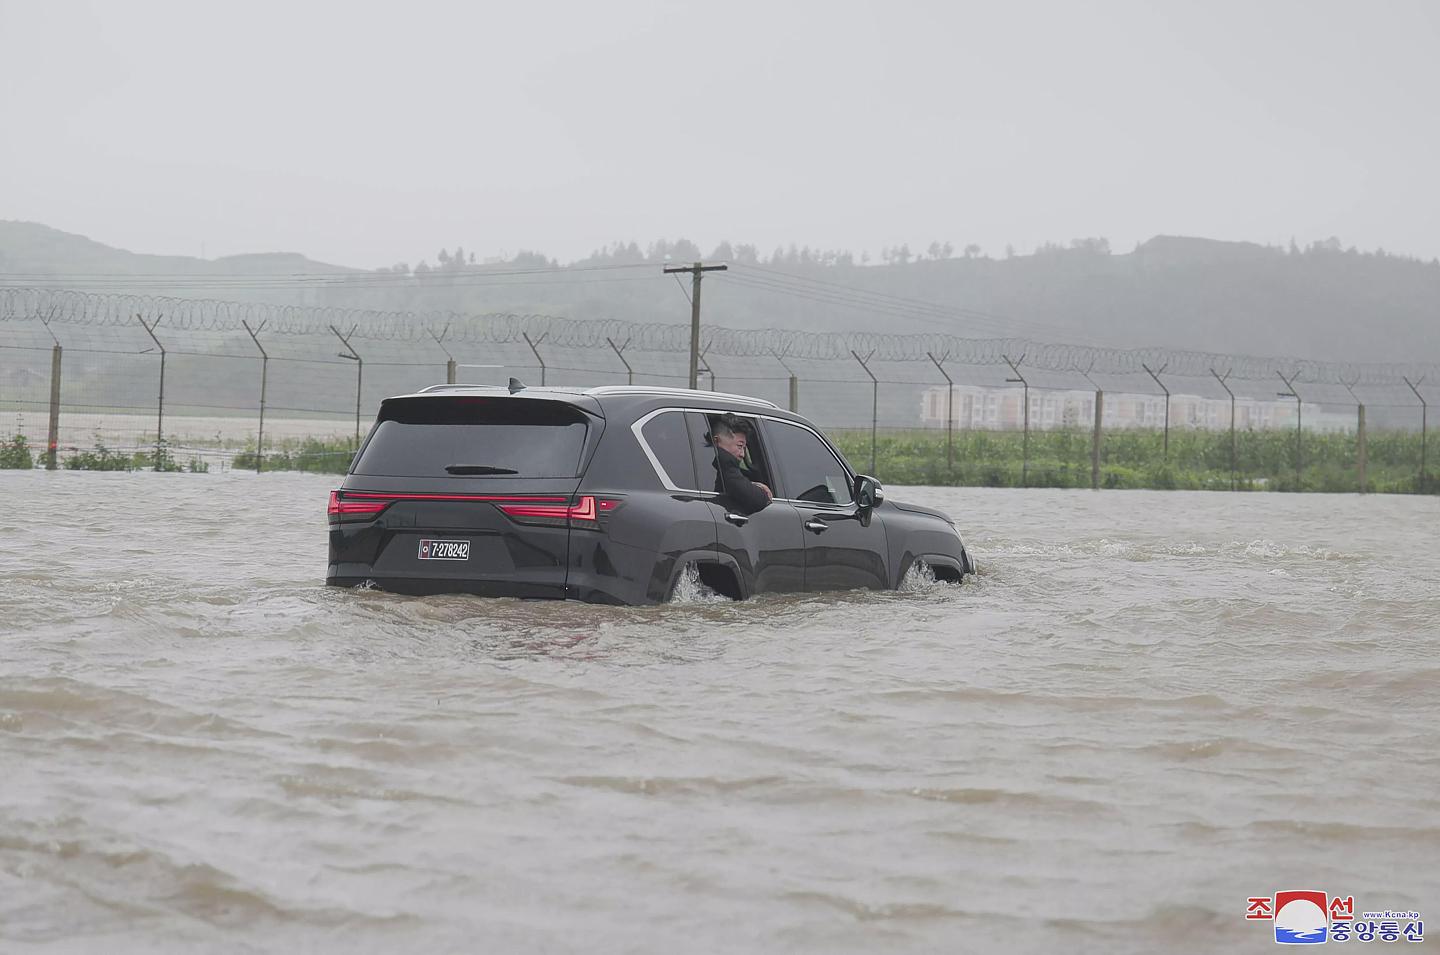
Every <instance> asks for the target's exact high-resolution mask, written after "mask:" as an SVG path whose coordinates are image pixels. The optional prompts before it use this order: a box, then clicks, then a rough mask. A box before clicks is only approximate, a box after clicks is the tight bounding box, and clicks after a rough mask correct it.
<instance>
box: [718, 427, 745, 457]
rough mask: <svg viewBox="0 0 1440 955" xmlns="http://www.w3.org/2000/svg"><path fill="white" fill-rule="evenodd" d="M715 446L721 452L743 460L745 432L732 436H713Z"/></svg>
mask: <svg viewBox="0 0 1440 955" xmlns="http://www.w3.org/2000/svg"><path fill="white" fill-rule="evenodd" d="M715 446H716V447H717V448H720V449H721V450H722V451H726V452H729V453H730V454H733V455H735V457H737V458H739V459H740V460H742V461H743V460H744V459H745V432H744V431H736V432H734V433H733V434H717V435H715Z"/></svg>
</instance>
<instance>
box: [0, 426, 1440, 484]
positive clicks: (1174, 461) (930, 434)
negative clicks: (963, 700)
mask: <svg viewBox="0 0 1440 955" xmlns="http://www.w3.org/2000/svg"><path fill="white" fill-rule="evenodd" d="M830 437H831V440H833V441H834V442H835V444H836V446H837V447H839V448H840V449H841V450H842V451H843V452H844V453H845V456H846V457H847V458H849V459H850V463H851V464H852V465H853V466H854V467H856V468H858V469H859V470H861V471H865V472H868V471H870V470H871V467H870V432H869V431H868V430H867V431H836V432H833V433H832V434H831V435H830ZM954 441H955V444H954V458H955V460H954V465H953V466H951V465H950V464H949V462H948V460H947V451H946V436H945V432H943V431H935V430H891V431H885V432H882V433H880V434H879V435H878V439H877V441H876V449H875V466H874V469H873V470H874V471H875V474H874V476H875V477H876V478H878V479H879V480H880V481H881V482H882V483H886V484H926V485H938V486H965V487H1059V488H1088V487H1090V483H1091V463H1090V462H1091V457H1090V456H1091V433H1090V432H1089V431H1079V430H1070V431H1063V430H1062V431H1036V432H1032V433H1031V435H1030V443H1029V460H1028V465H1026V464H1025V450H1024V437H1023V435H1022V434H1021V433H1019V432H1014V431H963V430H962V431H956V432H955V435H954ZM1295 442H1296V435H1295V432H1293V431H1242V432H1238V433H1237V434H1236V447H1235V454H1236V469H1235V472H1234V473H1233V475H1232V472H1231V457H1230V454H1231V452H1230V433H1229V432H1228V431H1219V432H1215V431H1180V430H1175V431H1171V433H1170V446H1169V451H1168V455H1167V452H1166V448H1165V443H1164V436H1163V434H1162V433H1161V432H1158V431H1116V432H1110V433H1107V434H1105V435H1103V436H1102V439H1101V453H1100V486H1101V487H1103V488H1150V489H1156V490H1213V491H1228V490H1230V489H1231V487H1232V480H1233V486H1234V488H1235V489H1236V490H1242V491H1260V490H1269V491H1297V490H1299V491H1328V492H1354V491H1356V490H1358V489H1359V475H1358V473H1357V469H1356V440H1355V435H1353V434H1309V433H1307V434H1305V435H1304V436H1303V439H1302V442H1301V446H1300V453H1301V468H1300V474H1299V477H1298V479H1297V476H1296V471H1295V459H1296V458H1295V455H1296V447H1295ZM1367 446H1368V447H1367V450H1368V466H1367V468H1366V488H1365V490H1367V491H1370V492H1376V493H1397V494H1415V493H1426V494H1437V493H1440V476H1437V475H1436V473H1435V471H1436V470H1437V466H1440V461H1436V460H1435V458H1437V457H1440V454H1435V455H1432V456H1431V459H1430V463H1428V464H1427V473H1426V480H1425V482H1424V486H1423V487H1422V485H1421V482H1420V435H1419V434H1415V433H1412V432H1398V431H1385V432H1372V433H1370V434H1369V435H1368V440H1367ZM256 453H257V452H256V449H255V448H254V446H253V445H252V446H250V447H247V448H245V449H244V450H242V451H239V452H238V453H236V454H235V456H234V458H233V459H232V461H231V467H233V468H235V469H236V470H249V471H253V470H255V466H256V463H257V462H256ZM354 455H355V443H354V441H353V439H348V438H331V439H321V438H302V439H289V440H286V441H283V442H280V443H279V444H278V445H277V446H276V447H274V448H273V449H272V450H268V451H266V452H265V454H264V460H263V462H262V463H263V470H266V471H308V472H313V473H320V474H344V473H345V472H346V471H348V470H349V468H350V462H351V459H352V458H353V457H354ZM36 463H37V456H36V455H35V454H34V452H33V451H32V450H31V449H30V448H29V447H28V446H27V445H26V443H25V438H24V437H23V436H21V435H14V436H12V437H11V438H9V439H8V440H7V441H5V442H4V443H3V444H0V468H6V467H9V468H26V467H33V466H35V464H36ZM63 464H64V467H66V468H69V469H71V470H97V471H114V470H121V471H129V470H137V469H154V470H161V471H180V470H185V471H206V470H208V469H209V468H208V465H206V464H205V462H204V461H201V460H198V459H193V458H192V459H191V460H190V461H188V462H187V463H186V464H185V465H183V466H182V465H180V464H179V463H178V462H177V461H175V460H174V458H173V457H172V456H171V455H170V452H169V450H168V449H167V448H165V446H164V445H163V444H162V445H160V446H159V447H158V448H156V449H155V450H154V451H137V452H135V453H134V454H125V453H122V452H117V451H111V450H109V449H107V448H106V447H105V446H104V444H103V443H101V442H100V441H99V440H98V438H97V440H96V446H95V448H94V449H93V450H86V451H79V452H76V453H73V454H71V455H70V456H69V457H67V458H65V459H64V462H63Z"/></svg>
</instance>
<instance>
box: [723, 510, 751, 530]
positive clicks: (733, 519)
mask: <svg viewBox="0 0 1440 955" xmlns="http://www.w3.org/2000/svg"><path fill="white" fill-rule="evenodd" d="M725 520H727V521H729V522H730V523H731V524H734V525H735V526H736V527H744V526H745V525H746V524H748V523H750V518H748V517H746V516H745V515H744V514H736V513H735V512H734V511H726V512H725Z"/></svg>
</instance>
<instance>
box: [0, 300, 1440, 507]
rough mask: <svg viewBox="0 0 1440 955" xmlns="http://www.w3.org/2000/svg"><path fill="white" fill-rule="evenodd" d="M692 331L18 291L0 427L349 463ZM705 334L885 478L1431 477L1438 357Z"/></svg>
mask: <svg viewBox="0 0 1440 955" xmlns="http://www.w3.org/2000/svg"><path fill="white" fill-rule="evenodd" d="M688 349H689V329H688V328H687V327H685V326H682V325H666V324H658V323H654V324H652V323H637V322H626V321H614V320H612V321H577V320H572V319H566V318H559V317H554V316H546V315H515V314H508V313H503V314H502V313H496V314H479V315H477V314H459V313H449V312H424V313H411V312H386V311H373V310H364V309H345V308H323V307H304V306H277V305H267V304H259V303H253V304H252V303H236V302H224V301H214V300H205V299H188V298H170V297H161V296H146V295H128V294H96V293H90V292H84V291H75V290H55V289H24V288H4V289H0V412H4V413H6V414H7V415H8V414H13V415H14V419H13V424H11V423H10V422H3V423H0V437H3V436H4V435H6V434H11V435H12V436H20V437H22V438H23V439H24V440H25V442H26V443H27V444H28V445H29V446H31V447H34V448H36V449H38V450H39V452H40V453H39V458H40V460H41V462H42V463H43V465H44V466H49V467H57V466H65V464H66V462H67V461H69V460H70V459H71V458H74V457H76V456H78V455H82V454H85V453H91V454H92V455H93V454H94V453H95V452H97V451H99V450H101V449H103V450H104V451H105V452H106V453H113V454H115V455H124V456H127V457H128V458H129V459H130V460H132V461H144V460H145V459H146V458H147V456H148V457H149V458H150V459H151V460H153V463H154V465H155V466H157V467H158V466H166V467H170V466H182V465H183V464H185V463H186V462H195V463H200V462H203V463H204V465H207V466H216V467H221V468H224V467H247V468H252V469H255V470H263V469H266V468H273V467H285V466H293V465H294V464H295V458H296V456H297V455H299V454H301V453H302V452H303V451H304V448H305V447H306V442H309V447H310V448H311V453H312V458H322V457H325V456H327V455H328V456H329V457H331V458H336V459H339V463H340V464H341V465H342V466H343V462H344V460H346V459H347V458H348V452H346V451H344V450H336V448H340V447H343V445H344V443H345V442H348V444H349V446H350V447H352V448H353V447H354V446H355V445H357V444H358V441H359V439H360V438H361V437H362V436H363V434H364V432H365V430H366V429H367V427H368V422H369V420H370V419H372V418H373V417H374V414H375V411H376V408H377V406H378V404H379V401H380V400H381V399H382V398H383V397H386V396H388V395H391V394H397V393H405V392H409V391H413V390H416V389H418V388H420V387H423V386H425V385H429V384H434V383H436V382H440V381H452V382H453V381H459V382H473V383H477V384H504V383H505V382H506V381H507V380H508V378H509V377H511V376H514V377H518V378H521V379H524V380H525V381H527V382H528V383H530V384H546V385H569V386H577V387H588V386H594V385H602V384H637V385H643V384H651V385H666V386H676V387H679V386H684V385H685V384H686V383H687V381H688V377H687V371H688V369H687V361H688ZM700 352H701V384H702V387H708V388H711V389H712V390H721V391H734V392H739V393H744V394H749V395H754V396H756V397H763V398H767V399H769V400H772V401H774V402H775V403H776V404H778V405H779V406H781V407H785V408H791V409H793V410H797V411H799V412H801V413H803V414H805V415H806V416H807V417H809V418H810V419H811V420H813V421H815V422H816V423H817V424H818V425H820V426H821V427H823V428H825V429H826V430H827V431H830V432H832V433H833V434H834V435H835V436H836V438H837V441H839V443H841V445H842V446H843V447H844V448H845V450H846V453H847V454H848V455H849V456H850V457H851V458H852V461H853V462H854V463H855V464H856V465H857V466H858V467H861V468H865V467H867V466H868V468H869V469H870V470H871V471H879V472H881V473H880V474H879V476H880V477H881V478H882V480H885V479H890V480H905V481H907V482H909V481H914V482H923V483H972V484H973V483H978V484H1015V485H1036V484H1039V485H1049V484H1062V485H1065V486H1094V487H1100V486H1131V485H1130V483H1129V482H1131V481H1132V480H1136V481H1138V480H1140V479H1139V478H1137V477H1136V474H1138V473H1139V472H1142V471H1149V472H1155V473H1152V474H1151V475H1150V477H1149V478H1147V480H1149V481H1150V483H1151V484H1152V485H1153V484H1154V483H1155V482H1156V480H1157V478H1156V477H1155V474H1159V475H1160V477H1159V478H1158V480H1159V482H1160V483H1161V484H1162V485H1163V484H1164V482H1165V481H1166V480H1167V478H1166V477H1165V475H1166V474H1167V473H1168V474H1171V475H1172V476H1173V474H1174V472H1176V471H1184V470H1186V469H1190V470H1203V471H1205V472H1207V473H1210V474H1212V475H1213V474H1222V475H1225V476H1227V478H1228V486H1229V487H1232V488H1235V487H1245V486H1255V483H1256V482H1257V481H1259V482H1261V483H1262V484H1263V483H1271V484H1273V483H1275V482H1277V481H1280V482H1282V483H1283V482H1288V480H1289V475H1290V474H1291V472H1292V470H1293V480H1294V486H1296V487H1324V488H1326V489H1333V490H1355V489H1391V490H1405V489H1429V488H1431V486H1432V484H1433V483H1434V477H1433V475H1432V474H1431V471H1433V468H1432V467H1431V462H1430V461H1429V460H1428V458H1427V455H1428V447H1427V444H1428V404H1429V401H1430V398H1431V397H1432V396H1433V394H1432V389H1434V388H1435V387H1436V383H1440V366H1437V365H1434V364H1424V363H1394V364H1378V363H1336V362H1319V361H1311V360H1305V359H1299V358H1266V357H1257V356H1245V355H1226V354H1218V353H1208V352H1199V351H1186V350H1167V349H1154V348H1149V349H1136V350H1126V349H1117V348H1098V347H1091V346H1079V345H1061V344H1054V343H1047V342H1039V341H1032V340H1029V339H1025V338H986V339H976V338H962V337H957V336H951V335H944V334H924V335H881V334H873V333H819V332H798V331H789V330H778V329H768V330H743V329H732V328H720V327H706V328H704V329H703V330H702V336H701V345H700ZM1287 436H1288V437H1287ZM1307 452H1308V453H1307ZM1307 457H1308V460H1307ZM322 463H324V462H322ZM335 464H336V462H329V463H328V465H327V466H328V469H332V470H333V469H336V466H335ZM887 469H888V470H889V472H890V473H889V474H888V475H887V473H886V471H887ZM1407 482H1408V483H1407ZM1142 483H1143V482H1142ZM1205 486H1216V484H1215V481H1214V480H1213V479H1212V480H1210V482H1209V483H1208V484H1206V485H1205Z"/></svg>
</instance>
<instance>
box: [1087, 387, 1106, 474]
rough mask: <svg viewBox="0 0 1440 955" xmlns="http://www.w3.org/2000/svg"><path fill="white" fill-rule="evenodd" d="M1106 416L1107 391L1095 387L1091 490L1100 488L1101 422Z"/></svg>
mask: <svg viewBox="0 0 1440 955" xmlns="http://www.w3.org/2000/svg"><path fill="white" fill-rule="evenodd" d="M1104 418H1105V392H1104V391H1103V390H1101V389H1099V388H1096V389H1095V436H1094V437H1093V438H1091V439H1090V490H1092V491H1098V490H1100V435H1101V431H1100V423H1101V421H1103V420H1104Z"/></svg>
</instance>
